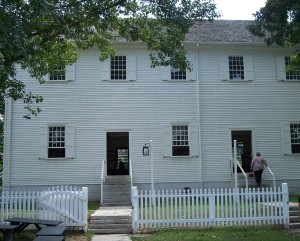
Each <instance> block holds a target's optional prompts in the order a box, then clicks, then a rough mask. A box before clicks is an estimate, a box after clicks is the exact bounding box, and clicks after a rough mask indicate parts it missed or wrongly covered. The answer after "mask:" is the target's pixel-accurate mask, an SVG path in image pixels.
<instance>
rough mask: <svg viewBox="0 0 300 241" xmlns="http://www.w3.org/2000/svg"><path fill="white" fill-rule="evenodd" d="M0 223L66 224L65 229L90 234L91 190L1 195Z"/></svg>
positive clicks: (64, 188)
mask: <svg viewBox="0 0 300 241" xmlns="http://www.w3.org/2000/svg"><path fill="white" fill-rule="evenodd" d="M0 198H1V203H0V221H1V222H4V221H5V220H6V219H8V218H12V217H23V218H38V219H47V220H57V221H63V224H62V225H64V226H67V227H79V229H84V230H85V231H87V204H88V189H87V188H86V187H83V188H82V189H77V188H73V187H69V186H56V187H52V188H49V189H48V190H46V191H35V192H30V191H29V192H26V191H13V192H12V191H11V192H8V191H2V194H1V196H0Z"/></svg>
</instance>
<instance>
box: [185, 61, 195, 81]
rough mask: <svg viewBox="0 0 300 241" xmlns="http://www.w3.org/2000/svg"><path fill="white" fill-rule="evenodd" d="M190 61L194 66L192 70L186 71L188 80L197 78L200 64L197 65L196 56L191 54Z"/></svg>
mask: <svg viewBox="0 0 300 241" xmlns="http://www.w3.org/2000/svg"><path fill="white" fill-rule="evenodd" d="M188 61H189V62H190V64H191V66H192V70H191V71H188V70H187V72H186V79H187V80H196V71H197V68H198V66H196V61H195V56H194V55H193V56H189V57H188Z"/></svg>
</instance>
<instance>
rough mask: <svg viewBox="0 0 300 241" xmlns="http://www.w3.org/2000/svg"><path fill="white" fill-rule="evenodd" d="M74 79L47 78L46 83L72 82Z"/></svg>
mask: <svg viewBox="0 0 300 241" xmlns="http://www.w3.org/2000/svg"><path fill="white" fill-rule="evenodd" d="M72 81H74V80H46V81H45V83H47V84H48V83H49V84H50V83H55V84H57V83H68V82H72Z"/></svg>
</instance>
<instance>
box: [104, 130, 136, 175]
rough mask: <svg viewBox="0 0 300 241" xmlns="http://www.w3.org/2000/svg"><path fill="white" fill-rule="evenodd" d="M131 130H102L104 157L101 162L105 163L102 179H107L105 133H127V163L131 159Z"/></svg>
mask: <svg viewBox="0 0 300 241" xmlns="http://www.w3.org/2000/svg"><path fill="white" fill-rule="evenodd" d="M131 131H132V130H131V129H105V130H104V156H103V160H104V163H105V169H104V177H107V133H111V132H115V133H118V132H127V133H128V149H129V151H128V154H129V162H130V159H131ZM130 168H131V167H130V164H129V175H130Z"/></svg>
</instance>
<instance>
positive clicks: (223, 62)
mask: <svg viewBox="0 0 300 241" xmlns="http://www.w3.org/2000/svg"><path fill="white" fill-rule="evenodd" d="M220 77H221V80H229V61H228V56H225V55H224V56H221V57H220Z"/></svg>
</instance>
